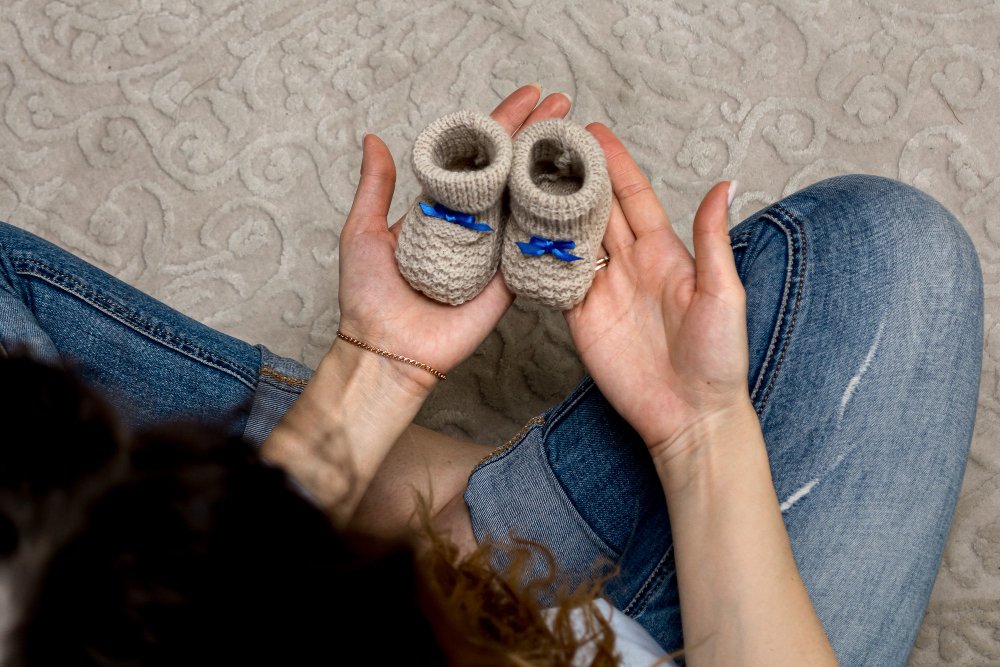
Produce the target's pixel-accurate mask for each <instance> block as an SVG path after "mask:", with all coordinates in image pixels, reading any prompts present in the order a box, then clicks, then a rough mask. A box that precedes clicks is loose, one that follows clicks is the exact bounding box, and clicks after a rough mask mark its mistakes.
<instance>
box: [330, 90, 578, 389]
mask: <svg viewBox="0 0 1000 667" xmlns="http://www.w3.org/2000/svg"><path fill="white" fill-rule="evenodd" d="M540 97H541V89H540V88H538V87H537V86H534V85H529V86H522V87H521V88H518V89H517V90H515V91H514V92H513V93H511V94H510V95H509V96H508V97H507V98H506V99H505V100H504V101H503V102H501V103H500V105H499V106H497V108H496V109H495V110H494V111H493V113H492V114H490V115H491V116H492V117H493V119H494V120H496V121H497V122H498V123H500V125H502V126H503V127H505V128H506V129H507V131H508V132H510V133H511V134H512V135H513V134H515V133H516V131H517V130H518V129H519V128H522V127H525V126H527V125H530V124H531V123H534V122H536V121H539V120H542V119H544V118H561V117H564V116H565V115H566V114H567V113H568V112H569V109H570V104H571V103H570V100H569V98H567V97H566V96H565V95H561V94H558V93H556V94H553V95H549V96H548V97H546V98H545V100H543V101H542V102H541V103H540V104H539V103H538V101H539V99H540ZM536 105H537V106H536ZM395 183H396V168H395V165H394V164H393V160H392V155H391V154H390V153H389V149H388V148H387V147H386V145H385V144H384V143H383V142H382V140H381V139H379V138H378V137H376V136H375V135H372V134H369V135H367V136H365V139H364V157H363V158H362V161H361V180H360V182H359V183H358V189H357V193H356V194H355V196H354V203H353V205H352V206H351V212H350V214H349V215H348V216H347V222H346V223H345V224H344V229H343V231H342V232H341V235H340V295H339V297H340V327H341V330H342V331H343V332H344V333H345V334H348V335H350V336H354V337H356V338H360V339H361V340H364V341H366V342H368V343H370V344H372V345H375V346H377V347H380V348H383V349H385V350H388V351H390V352H393V353H395V354H400V355H404V356H407V357H411V358H413V359H416V360H418V361H421V362H423V363H425V364H427V365H429V366H432V367H433V368H436V369H437V370H439V371H441V372H443V373H447V372H448V371H449V370H451V369H452V368H454V367H455V366H456V365H457V364H458V363H459V362H461V361H462V360H463V359H465V358H466V357H468V356H469V355H470V354H472V352H473V351H475V349H476V347H478V346H479V344H480V343H481V342H482V341H483V339H485V338H486V336H487V335H488V334H489V333H490V331H492V330H493V328H494V327H495V326H496V325H497V322H499V321H500V318H501V317H502V316H503V314H504V312H506V310H507V308H509V307H510V304H511V303H512V302H513V300H514V296H513V294H511V292H510V290H508V289H507V286H506V285H505V284H504V282H503V278H502V276H501V275H500V273H499V272H497V274H496V275H495V276H494V277H493V279H492V280H491V281H490V282H489V283H488V284H487V285H486V288H485V289H484V290H483V291H482V292H481V293H480V294H478V295H477V296H476V297H475V298H473V299H471V300H470V301H467V302H465V303H463V304H462V305H460V306H451V305H448V304H444V303H439V302H437V301H434V300H432V299H430V298H428V297H426V296H424V295H423V294H421V293H420V292H418V291H416V290H415V289H413V288H412V287H410V285H409V283H407V282H406V280H405V279H404V278H403V277H402V275H401V274H400V273H399V268H398V267H397V264H396V256H395V251H396V242H397V239H398V238H399V233H400V231H401V229H402V222H403V219H402V218H401V219H400V220H399V221H397V222H396V223H395V224H394V225H392V226H391V227H390V226H389V225H388V220H387V216H388V213H389V205H390V203H391V202H392V194H393V190H394V189H395ZM395 366H397V367H398V369H399V370H400V371H401V372H405V373H408V374H409V375H410V376H411V377H412V378H413V379H415V380H416V381H417V382H418V383H421V384H422V385H426V386H428V387H429V386H431V385H433V383H434V376H433V375H431V374H430V373H427V372H426V371H424V370H421V369H419V368H415V367H412V366H409V365H407V364H395Z"/></svg>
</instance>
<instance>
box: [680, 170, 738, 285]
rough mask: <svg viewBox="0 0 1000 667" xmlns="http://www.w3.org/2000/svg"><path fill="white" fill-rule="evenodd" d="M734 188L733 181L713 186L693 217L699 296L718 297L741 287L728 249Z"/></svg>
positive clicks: (729, 247) (731, 252) (729, 248)
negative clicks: (701, 294)
mask: <svg viewBox="0 0 1000 667" xmlns="http://www.w3.org/2000/svg"><path fill="white" fill-rule="evenodd" d="M736 185H737V183H736V181H723V182H721V183H717V184H716V185H715V187H713V188H712V189H711V190H709V191H708V194H707V195H705V198H704V199H703V200H702V201H701V205H700V206H699V207H698V212H697V213H695V215H694V228H693V230H692V236H693V240H694V263H695V272H696V279H695V280H696V286H695V289H696V290H698V291H699V292H707V293H710V294H722V293H724V292H727V291H729V290H730V289H732V288H734V287H735V286H737V285H742V283H741V282H740V277H739V274H738V273H737V272H736V260H735V259H734V257H733V249H732V247H731V246H730V245H729V205H730V203H731V196H730V192H732V193H735V192H736Z"/></svg>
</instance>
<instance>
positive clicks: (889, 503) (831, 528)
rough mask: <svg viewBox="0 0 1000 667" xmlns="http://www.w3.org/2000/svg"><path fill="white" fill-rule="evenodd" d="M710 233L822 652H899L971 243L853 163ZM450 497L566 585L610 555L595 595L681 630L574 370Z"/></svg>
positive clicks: (640, 474)
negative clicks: (724, 252) (721, 243)
mask: <svg viewBox="0 0 1000 667" xmlns="http://www.w3.org/2000/svg"><path fill="white" fill-rule="evenodd" d="M730 239H731V244H732V247H733V249H734V251H735V255H736V261H737V268H738V271H739V275H740V278H741V279H742V282H743V284H744V286H745V287H746V291H747V320H748V321H747V326H748V334H749V345H750V372H749V375H748V377H747V383H748V388H749V390H750V395H751V398H752V400H753V404H754V407H755V408H756V411H757V413H758V416H759V418H760V422H761V426H762V430H763V433H764V438H765V441H766V444H767V450H768V455H769V458H770V463H771V472H772V474H773V477H774V484H775V488H776V490H777V494H778V498H779V500H780V501H781V510H782V513H783V518H784V521H785V525H786V527H787V529H788V533H789V536H790V538H791V543H792V550H793V552H794V555H795V559H796V562H797V564H798V566H799V569H800V571H801V573H802V576H803V579H804V581H805V584H806V587H807V589H808V590H809V593H810V596H811V598H812V600H813V602H814V604H815V606H816V609H817V612H818V613H819V617H820V619H821V621H822V623H823V626H824V628H825V629H826V632H827V635H828V636H829V638H830V641H831V642H832V644H833V647H834V649H835V651H836V653H837V656H838V658H839V659H840V661H841V663H842V664H844V665H860V664H865V665H869V664H871V665H902V664H905V662H906V660H907V656H908V655H909V652H910V650H911V648H912V646H913V642H914V640H915V637H916V632H917V630H918V628H919V626H920V623H921V620H922V617H923V613H924V609H925V607H926V605H927V601H928V598H929V597H930V593H931V587H932V585H933V583H934V577H935V573H936V571H937V568H938V565H939V563H940V559H941V553H942V550H943V548H944V543H945V538H946V536H947V534H948V528H949V525H950V523H951V517H952V513H953V511H954V508H955V503H956V500H957V497H958V492H959V487H960V485H961V481H962V475H963V473H964V470H965V463H966V457H967V454H968V448H969V445H970V443H971V439H972V429H973V422H974V420H975V414H976V401H977V395H978V388H979V376H980V367H981V360H982V336H983V283H982V274H981V271H980V266H979V260H978V257H977V255H976V251H975V248H974V247H973V245H972V242H971V240H970V239H969V237H968V235H967V234H966V232H965V231H964V230H963V228H962V226H961V225H960V224H959V223H958V221H957V220H956V219H955V218H954V217H953V216H952V215H951V214H950V213H949V212H948V211H947V210H946V209H945V208H943V207H942V206H941V205H940V204H939V203H938V202H936V201H935V200H934V199H932V198H931V197H929V196H927V195H926V194H924V193H922V192H920V191H919V190H916V189H914V188H912V187H910V186H908V185H905V184H903V183H899V182H897V181H894V180H890V179H885V178H880V177H876V176H866V175H852V176H843V177H837V178H831V179H827V180H824V181H821V182H819V183H816V184H814V185H812V186H810V187H807V188H805V189H803V190H801V191H799V192H797V193H795V194H793V195H791V196H789V197H787V198H785V199H783V200H781V201H780V202H778V203H776V204H774V205H772V206H769V207H767V208H765V209H763V210H761V211H759V212H757V213H755V214H754V215H752V216H750V217H749V218H747V219H746V220H744V221H743V222H741V223H740V224H739V225H737V226H736V227H735V228H733V229H732V230H731V232H730ZM612 261H613V260H612ZM622 372H627V369H622ZM465 498H466V502H467V504H468V506H469V509H470V513H471V515H472V522H473V530H474V532H475V534H476V537H477V539H482V538H484V537H485V536H486V535H492V536H494V537H495V538H498V539H503V537H504V536H506V535H508V533H509V531H510V530H511V529H513V530H515V531H516V533H517V534H518V535H520V536H522V537H526V538H530V539H533V540H537V541H538V542H541V543H542V544H544V545H546V546H547V547H548V548H549V549H550V550H551V551H552V552H553V554H554V556H555V557H556V561H557V564H558V566H559V567H560V568H561V569H562V571H563V572H567V573H570V575H575V577H573V576H570V577H567V579H566V581H565V583H567V584H570V585H572V583H574V582H575V581H578V580H579V579H581V578H582V577H583V576H585V575H587V574H588V573H590V572H591V571H592V570H593V564H594V563H595V562H606V563H610V564H611V565H613V566H615V567H617V568H618V572H619V573H618V575H617V576H616V577H615V578H614V579H612V580H611V581H610V582H609V584H608V585H607V587H606V593H607V594H608V596H609V597H610V599H611V600H612V602H613V603H614V604H615V605H616V606H617V607H618V608H619V609H621V610H623V611H624V612H625V613H627V614H628V615H630V616H632V617H633V618H635V619H636V620H638V621H639V623H641V624H642V625H643V626H644V627H645V628H646V629H647V630H648V631H649V632H650V634H652V635H653V637H655V638H656V639H657V640H658V641H659V642H660V644H661V645H662V646H663V647H664V648H665V649H667V650H668V651H672V650H675V649H677V648H679V647H681V645H682V642H683V637H682V635H681V623H680V607H679V598H678V592H677V581H676V571H675V568H674V563H673V559H672V551H671V547H672V541H671V537H670V525H669V521H668V518H667V510H666V505H665V501H664V497H663V493H662V490H661V488H660V485H659V483H658V481H657V478H656V475H655V472H654V470H653V468H652V465H651V461H650V459H649V456H648V454H647V451H646V448H645V446H644V444H643V443H642V441H641V440H640V438H639V437H638V436H637V435H636V433H635V432H634V431H633V430H632V429H631V427H629V425H628V424H627V423H626V422H624V420H622V418H621V417H620V416H618V414H617V413H616V412H615V411H614V410H613V409H612V408H611V406H610V405H609V404H608V402H607V401H606V399H605V398H604V397H603V396H602V395H601V393H600V391H599V390H598V389H597V387H596V386H595V385H594V383H593V381H592V380H591V379H590V378H589V377H584V378H583V380H582V381H581V382H580V383H579V385H578V386H577V387H576V389H574V390H573V392H572V393H571V394H570V396H569V397H568V398H566V399H565V400H564V401H563V402H562V403H560V404H559V405H557V406H554V407H553V408H551V409H549V410H547V411H546V412H545V413H544V414H543V415H541V418H535V419H534V420H533V421H532V422H531V423H530V424H529V425H528V428H527V429H526V430H525V431H524V432H523V433H522V434H520V435H519V437H517V438H515V439H514V440H513V442H511V443H509V444H508V445H506V446H505V447H503V448H501V449H500V450H498V451H497V452H495V453H494V454H493V455H492V457H490V458H488V459H487V460H486V461H485V462H483V463H482V464H480V466H479V467H477V469H476V470H475V471H474V472H473V474H472V476H471V479H470V481H469V486H468V490H467V492H466V495H465ZM539 565H541V562H539Z"/></svg>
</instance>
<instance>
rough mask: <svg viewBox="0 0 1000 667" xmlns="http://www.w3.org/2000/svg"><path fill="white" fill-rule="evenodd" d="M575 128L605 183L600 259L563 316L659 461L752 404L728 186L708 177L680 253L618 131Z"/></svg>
mask: <svg viewBox="0 0 1000 667" xmlns="http://www.w3.org/2000/svg"><path fill="white" fill-rule="evenodd" d="M587 129H588V130H589V131H590V132H591V133H592V134H593V135H594V136H595V137H596V138H597V140H598V141H599V142H600V144H601V147H602V148H603V149H604V152H605V155H606V156H607V162H608V171H609V174H610V177H611V185H612V189H613V190H614V195H613V202H612V211H611V218H610V220H609V222H608V228H607V232H606V233H605V236H604V248H605V251H606V252H607V254H608V255H609V256H610V258H611V261H610V263H609V264H608V267H607V268H606V269H603V270H601V271H598V272H597V275H596V276H594V283H593V285H592V286H591V288H590V291H589V292H588V293H587V296H586V298H585V299H584V300H583V302H581V303H579V304H577V305H576V306H575V307H574V308H572V309H571V310H568V311H566V313H565V316H566V321H567V323H568V324H569V329H570V333H571V334H572V336H573V341H574V343H575V344H576V347H577V350H578V352H579V354H580V357H581V358H582V360H583V362H584V365H585V366H586V367H587V370H588V371H589V372H590V374H591V376H592V377H593V378H594V381H595V382H596V384H597V386H598V388H599V389H600V390H601V392H602V393H603V394H604V396H605V397H606V398H607V399H608V401H609V402H610V403H611V405H612V406H613V407H614V408H615V410H617V411H618V413H619V414H620V415H621V416H622V417H624V418H625V419H626V420H627V421H628V422H629V423H630V424H631V425H632V427H633V428H634V429H635V430H636V431H637V432H638V433H639V435H640V436H641V437H642V438H643V440H644V441H645V442H646V445H647V446H648V447H649V449H650V453H651V454H652V456H653V459H654V461H657V462H661V461H668V460H670V459H671V458H672V457H673V456H674V455H675V454H678V453H680V451H683V450H686V449H688V444H690V439H689V438H686V437H685V436H686V435H690V434H692V433H697V432H698V431H699V429H700V427H701V426H704V425H706V424H707V423H708V422H709V421H711V420H718V419H720V418H722V419H727V418H729V417H736V416H738V417H740V418H741V419H743V418H746V416H747V412H746V411H747V409H749V410H750V412H751V413H752V412H753V407H752V403H751V402H750V397H749V393H748V390H747V373H748V364H749V352H748V345H747V327H746V294H745V292H744V289H743V284H742V283H741V282H740V278H739V275H738V274H737V272H736V263H735V261H734V258H733V252H732V249H731V247H730V245H729V232H728V204H727V195H728V189H729V188H728V185H729V184H728V182H722V183H718V184H716V185H715V186H714V187H713V188H712V189H711V190H709V192H708V194H707V195H706V196H705V198H704V200H703V201H702V203H701V206H700V207H699V208H698V212H697V214H696V215H695V219H694V248H695V257H692V256H691V254H690V253H689V252H688V250H687V248H686V247H685V245H684V242H683V241H681V239H680V237H678V235H677V233H676V232H675V231H674V229H673V227H672V226H671V224H670V221H669V219H668V218H667V215H666V213H665V212H664V210H663V207H662V206H661V205H660V202H659V200H658V199H657V198H656V195H655V193H654V192H653V189H652V187H651V186H650V183H649V180H648V179H647V178H646V176H645V175H644V174H643V173H642V171H641V170H640V169H639V167H638V165H637V164H636V163H635V161H634V160H633V159H632V157H631V156H630V155H629V153H628V151H627V150H626V149H625V146H623V145H622V143H621V141H619V139H618V138H617V137H616V136H615V135H614V134H613V133H612V132H611V130H609V129H608V128H607V127H605V126H604V125H601V124H600V123H592V124H591V125H589V126H588V127H587ZM717 423H718V422H717ZM679 450H680V451H679Z"/></svg>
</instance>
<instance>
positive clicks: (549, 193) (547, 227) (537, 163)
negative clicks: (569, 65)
mask: <svg viewBox="0 0 1000 667" xmlns="http://www.w3.org/2000/svg"><path fill="white" fill-rule="evenodd" d="M508 186H509V187H510V202H511V209H512V210H513V212H514V214H515V215H516V217H517V219H518V222H519V226H521V227H522V228H525V229H533V230H538V231H539V232H540V233H541V232H548V233H550V234H552V235H553V237H555V236H558V237H559V238H571V239H580V238H581V237H582V236H584V235H585V234H586V232H587V228H588V226H590V225H592V223H591V222H590V217H591V213H592V212H593V211H594V209H595V208H596V207H597V205H598V203H600V202H601V201H602V200H603V199H605V198H607V197H609V196H610V192H609V185H608V177H607V163H606V161H605V159H604V151H603V150H602V149H601V146H600V144H598V143H597V139H595V138H594V136H593V135H592V134H590V133H589V132H587V130H585V129H584V128H582V127H580V126H579V125H576V124H574V123H570V122H568V121H565V120H561V119H549V120H543V121H539V122H537V123H534V124H532V125H529V126H528V127H526V128H525V129H524V130H523V131H522V132H521V133H520V134H519V135H518V136H517V140H516V141H515V142H514V150H513V156H512V158H511V166H510V175H509V177H508ZM600 233H601V235H602V236H603V234H604V231H603V229H602V230H601V232H600Z"/></svg>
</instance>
